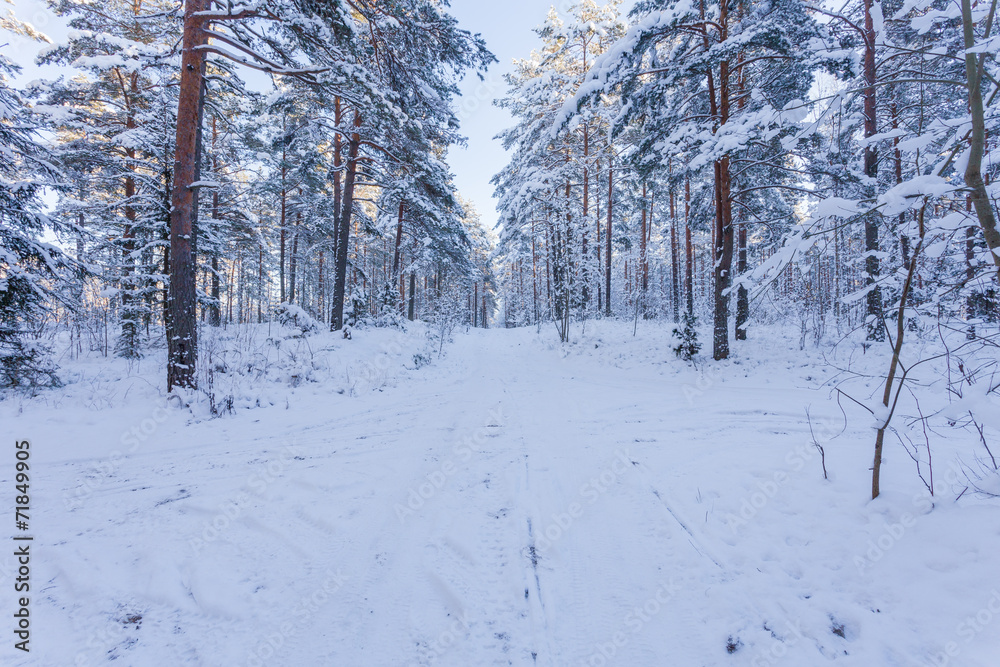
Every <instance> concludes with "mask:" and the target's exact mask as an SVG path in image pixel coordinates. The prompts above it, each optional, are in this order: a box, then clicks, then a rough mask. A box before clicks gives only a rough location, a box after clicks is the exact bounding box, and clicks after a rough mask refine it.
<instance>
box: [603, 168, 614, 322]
mask: <svg viewBox="0 0 1000 667" xmlns="http://www.w3.org/2000/svg"><path fill="white" fill-rule="evenodd" d="M614 200H615V170H614V167H613V166H612V164H611V158H610V157H609V158H608V223H607V225H606V227H607V232H606V238H605V245H604V315H605V316H607V317H611V206H612V204H613V203H614Z"/></svg>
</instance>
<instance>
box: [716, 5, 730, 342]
mask: <svg viewBox="0 0 1000 667" xmlns="http://www.w3.org/2000/svg"><path fill="white" fill-rule="evenodd" d="M720 8H721V13H720V16H719V23H720V25H721V26H722V32H721V34H720V35H719V41H720V42H725V41H726V39H727V37H728V35H727V33H726V29H727V20H728V17H727V14H728V9H727V5H726V3H722V5H720ZM718 111H719V119H720V120H719V127H720V128H721V127H722V126H724V125H725V124H726V123H727V122H728V120H729V61H728V60H723V61H722V62H721V63H719V104H718ZM714 251H715V252H714V257H713V258H714V260H715V266H714V267H713V268H714V274H715V281H714V282H715V295H714V296H715V299H714V300H715V313H714V315H715V316H714V333H713V336H712V357H713V358H714V359H715V360H716V361H718V360H720V359H726V358H728V357H729V293H728V290H729V287H730V285H731V283H732V268H733V203H732V199H731V198H730V175H729V157H728V156H726V157H723V158H722V159H720V160H717V161H716V162H715V248H714Z"/></svg>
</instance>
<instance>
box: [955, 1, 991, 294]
mask: <svg viewBox="0 0 1000 667" xmlns="http://www.w3.org/2000/svg"><path fill="white" fill-rule="evenodd" d="M995 7H996V3H995V2H994V5H993V8H995ZM992 17H993V14H992V9H991V14H990V18H991V19H992ZM991 27H992V26H991ZM962 35H963V38H964V41H965V49H966V52H965V78H966V83H967V86H968V93H969V111H970V115H971V116H972V135H971V137H970V139H969V161H968V163H967V164H966V166H965V184H966V185H967V186H968V187H969V188H970V189H971V190H972V193H971V196H972V205H973V207H974V208H975V209H976V217H977V218H978V220H979V226H980V227H982V228H983V237H984V238H985V239H986V246H987V247H988V248H989V249H990V250H991V251H992V252H990V255H991V256H992V258H993V264H994V266H996V267H997V279H998V280H1000V230H998V229H997V218H996V212H995V211H994V209H993V204H992V202H991V201H990V197H989V193H988V192H987V190H986V182H985V181H984V180H983V154H984V153H985V152H986V112H985V109H984V106H983V89H982V79H983V71H984V67H985V61H986V56H987V55H988V54H986V53H983V54H982V55H980V56H979V59H978V60H977V58H976V54H975V53H973V52H972V50H973V48H974V47H975V46H976V33H975V30H974V25H973V22H972V4H971V0H962ZM985 37H986V36H984V38H985Z"/></svg>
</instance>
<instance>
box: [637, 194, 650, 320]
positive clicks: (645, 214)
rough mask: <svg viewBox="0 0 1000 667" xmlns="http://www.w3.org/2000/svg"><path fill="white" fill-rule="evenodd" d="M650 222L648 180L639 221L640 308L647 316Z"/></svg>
mask: <svg viewBox="0 0 1000 667" xmlns="http://www.w3.org/2000/svg"><path fill="white" fill-rule="evenodd" d="M648 224H649V199H648V198H647V196H646V181H645V180H643V182H642V221H641V222H640V223H639V271H638V276H637V277H638V278H639V297H638V299H639V306H638V307H639V309H640V310H642V311H643V313H642V316H643V317H646V296H647V291H648V289H649V277H648V275H647V272H646V226H647V225H648Z"/></svg>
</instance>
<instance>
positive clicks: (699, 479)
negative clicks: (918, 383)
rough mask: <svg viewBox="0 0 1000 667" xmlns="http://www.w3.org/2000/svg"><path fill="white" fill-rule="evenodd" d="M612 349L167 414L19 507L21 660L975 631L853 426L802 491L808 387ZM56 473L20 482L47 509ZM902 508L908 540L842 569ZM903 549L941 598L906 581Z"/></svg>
mask: <svg viewBox="0 0 1000 667" xmlns="http://www.w3.org/2000/svg"><path fill="white" fill-rule="evenodd" d="M622 331H623V329H621V328H619V329H615V330H614V332H612V333H613V334H614V335H612V336H605V335H603V334H599V333H594V334H590V335H588V336H585V337H584V339H583V340H581V341H580V342H578V343H577V344H576V345H574V346H570V348H568V349H564V348H561V347H560V346H559V345H558V344H557V343H555V342H554V341H553V340H552V339H554V336H549V337H546V336H544V335H543V336H542V337H541V338H540V337H539V336H538V335H537V334H536V333H535V331H534V330H517V331H499V330H498V331H472V332H471V333H469V334H466V333H461V334H456V336H455V341H454V343H453V344H452V345H450V346H449V347H448V348H447V349H446V355H445V356H444V358H442V359H440V360H435V361H434V363H432V364H431V365H430V366H427V367H425V368H422V369H420V370H418V371H413V372H410V373H408V374H407V375H406V376H405V377H404V378H402V379H401V380H400V381H399V382H398V383H396V385H395V386H390V387H386V388H385V389H384V391H372V392H364V393H362V394H360V395H359V396H357V397H343V396H332V397H331V396H329V395H325V396H324V395H321V394H318V393H313V394H311V395H310V394H299V395H298V397H297V398H294V399H291V400H290V401H289V403H288V406H287V409H282V408H281V407H276V408H271V409H265V410H251V411H244V412H243V413H241V414H239V415H237V416H236V417H233V418H226V419H217V420H211V421H207V422H198V423H193V424H188V425H186V426H182V425H180V424H174V423H173V422H172V421H167V422H166V423H165V424H164V425H163V426H162V428H161V429H160V431H158V432H157V433H156V434H155V435H154V436H152V437H151V438H150V441H149V443H148V444H144V446H143V447H141V448H139V449H138V450H137V451H136V452H135V453H134V454H132V455H130V456H128V457H126V458H125V459H123V460H122V461H120V462H119V463H118V464H117V465H116V468H115V471H114V474H113V475H112V478H111V480H110V481H107V482H106V483H102V484H100V485H98V486H97V487H96V488H95V490H94V491H93V493H91V494H89V495H88V496H87V497H86V498H84V499H83V500H82V501H81V502H79V503H78V504H77V506H74V507H73V508H72V509H71V510H69V511H67V509H66V508H64V507H62V506H61V505H59V506H54V505H52V506H48V507H46V508H44V509H42V510H41V519H40V521H41V522H42V525H43V526H44V530H43V529H42V528H39V533H40V534H43V535H46V536H48V539H47V541H46V542H43V543H41V544H37V545H36V546H37V549H38V552H39V553H40V554H44V555H42V556H39V568H40V571H41V572H43V575H42V576H44V581H45V582H46V584H45V587H44V588H43V593H42V594H41V596H42V597H41V598H40V600H39V602H40V604H39V606H38V611H37V617H38V618H37V621H36V622H37V627H38V633H39V634H38V637H39V640H38V644H39V651H40V654H41V655H45V656H46V661H48V660H55V661H56V662H44V663H38V662H35V663H32V662H30V661H27V662H23V663H18V664H57V663H58V664H100V663H102V662H104V661H107V660H109V659H112V658H113V659H118V658H123V661H122V662H121V663H118V664H128V665H154V664H156V665H162V664H203V665H262V664H270V665H351V666H354V665H365V666H367V665H373V666H381V665H455V666H462V667H468V666H475V665H536V664H537V665H544V666H545V667H558V666H562V665H573V666H576V665H612V664H617V665H630V666H633V665H637V666H642V665H649V666H653V665H665V664H670V665H680V666H689V665H690V666H702V665H704V666H709V665H713V666H714V665H771V664H774V665H778V664H788V665H793V664H794V665H806V664H820V663H822V662H825V661H826V660H832V659H835V658H838V657H839V658H840V659H841V660H847V662H845V663H843V664H856V665H872V664H880V665H910V664H914V663H913V657H914V656H924V655H930V654H931V653H932V652H933V651H934V650H935V649H936V648H937V647H938V646H943V645H944V643H945V642H946V641H947V640H948V639H949V637H950V634H949V633H950V632H951V630H952V628H953V627H954V624H953V623H951V621H950V619H951V617H954V618H956V619H960V618H961V614H962V613H963V611H965V610H969V608H970V607H971V611H972V612H973V613H974V612H975V610H976V609H977V608H978V604H977V601H976V600H968V599H966V600H961V601H960V600H957V599H956V600H954V601H953V602H952V603H945V604H944V605H942V604H941V602H940V601H941V600H951V599H952V597H954V596H952V597H949V591H954V590H977V587H976V584H975V577H977V576H982V574H983V572H985V571H988V568H989V567H990V566H989V563H990V559H991V556H990V554H989V553H988V549H987V547H988V545H986V544H985V543H982V542H976V541H975V540H974V539H973V538H972V537H971V536H967V535H965V534H964V533H963V532H961V531H960V530H959V529H958V528H957V527H951V528H949V520H948V518H947V516H938V514H939V513H934V514H930V515H927V516H926V517H925V516H924V514H926V510H925V511H923V512H922V511H920V509H918V508H916V507H914V506H911V502H910V499H909V495H906V496H905V499H903V500H901V498H903V496H896V497H895V500H893V496H892V495H891V494H889V495H887V498H886V500H885V501H883V504H882V505H879V506H876V507H874V508H873V507H871V506H868V505H866V502H865V493H864V491H865V483H866V477H865V469H864V462H865V460H866V459H867V457H868V456H869V454H868V447H869V444H870V443H869V438H868V436H867V434H868V432H867V431H866V430H864V429H859V430H857V431H848V432H847V433H846V434H845V435H844V436H841V438H839V439H838V440H836V441H834V442H836V443H837V444H836V446H831V445H828V447H827V450H828V454H827V456H828V460H827V465H828V467H829V468H830V470H831V475H832V476H833V478H834V480H836V483H831V482H824V481H823V477H822V468H821V464H820V461H819V457H818V454H817V453H816V451H815V450H814V449H813V448H811V447H810V446H809V443H810V436H809V428H808V425H807V423H806V421H805V409H806V407H807V406H810V405H811V406H812V407H811V411H812V415H813V419H814V423H815V424H816V428H817V429H820V435H821V436H826V437H829V436H830V435H831V430H836V431H837V432H839V430H840V428H841V426H842V425H840V424H839V422H836V423H835V422H832V421H831V422H830V423H829V424H826V425H824V422H823V419H824V418H827V417H831V418H832V417H834V416H836V415H837V414H839V413H838V412H837V410H836V407H835V406H834V405H833V404H832V403H831V402H830V395H829V390H828V389H822V390H817V389H816V387H820V386H821V385H822V379H821V378H819V377H812V376H811V375H810V376H806V375H804V374H805V373H812V374H814V375H815V374H816V371H815V370H811V371H810V367H809V366H808V365H802V364H800V363H796V364H794V365H791V364H786V363H785V362H783V361H781V360H780V358H777V357H775V358H771V359H768V358H764V359H762V360H761V361H760V362H759V363H756V364H754V363H746V364H745V365H744V366H743V371H744V372H743V373H740V372H739V369H740V368H741V366H740V364H735V365H732V366H731V367H730V368H729V371H727V378H728V379H727V380H725V381H722V380H721V379H719V380H716V379H713V378H714V377H715V376H714V375H713V374H712V373H707V374H705V373H699V372H697V371H695V370H694V369H692V368H690V367H689V366H687V365H685V364H682V363H680V362H677V361H676V360H674V359H672V358H669V357H668V356H666V355H665V354H664V347H665V346H664V345H663V343H662V341H660V342H658V343H655V344H653V343H650V341H651V340H652V341H658V340H659V339H661V338H662V336H659V335H656V336H653V335H650V337H649V338H647V339H646V340H645V342H643V341H642V340H641V339H640V342H639V343H637V344H634V345H635V348H636V349H637V350H643V351H644V352H630V353H628V354H626V353H624V352H623V351H620V350H623V348H621V347H620V346H618V345H616V344H615V343H614V341H613V339H614V338H616V337H619V336H620V335H621V333H622ZM629 333H631V332H629ZM359 335H361V334H359ZM755 345H758V346H759V348H760V352H761V355H762V356H763V357H766V356H767V355H766V353H765V350H766V349H767V348H768V346H767V345H766V344H765V343H755ZM779 367H780V369H781V379H780V380H778V379H777V375H778V374H777V373H776V372H775V371H776V369H778V368H779ZM812 368H813V369H815V368H816V366H815V365H812ZM98 426H99V422H96V423H93V424H86V423H84V424H81V425H80V428H79V435H80V438H81V442H83V443H86V442H88V441H89V440H88V438H90V437H91V436H92V435H93V433H95V432H96V431H95V429H97V428H98ZM181 428H183V429H184V430H183V431H181V430H180V429H181ZM823 429H826V430H823ZM81 456H83V455H81V454H80V453H79V452H76V453H74V452H72V451H71V450H66V451H65V452H64V453H63V455H53V456H52V460H50V461H48V462H47V463H46V464H45V466H46V470H47V471H48V473H47V474H48V475H49V477H48V481H46V482H44V484H45V485H46V487H47V489H48V491H49V495H50V497H54V498H58V497H60V496H62V495H64V494H65V490H66V489H71V488H73V487H74V485H75V484H76V483H77V479H78V476H79V471H80V470H81V469H83V468H84V467H85V466H86V465H89V464H90V463H92V460H90V459H87V458H86V457H85V456H83V458H81ZM908 474H909V471H908V470H906V469H904V468H903V467H902V464H900V466H899V467H898V468H893V467H892V466H890V467H889V475H888V480H889V484H888V485H887V486H888V487H889V488H890V489H891V488H893V485H902V484H904V482H903V480H907V479H909V477H908ZM897 476H898V477H897ZM40 484H42V482H40ZM904 510H906V511H908V512H909V513H910V514H912V515H915V516H916V519H913V524H912V525H910V524H907V526H906V530H905V533H906V534H905V535H900V536H899V537H896V538H894V539H895V541H898V542H900V543H902V542H904V541H907V542H909V544H908V545H907V547H906V548H903V549H895V550H893V549H887V550H885V554H884V555H882V556H879V557H878V558H873V559H872V560H871V562H870V563H869V562H868V561H864V558H865V553H866V551H867V550H868V542H869V540H878V538H879V537H880V536H881V535H882V534H883V530H884V529H885V528H887V527H891V526H893V525H895V524H896V523H898V522H899V521H901V519H900V516H901V512H902V511H904ZM967 512H972V513H973V514H975V508H969V509H967ZM973 518H974V517H973ZM911 519H912V517H911ZM970 520H971V519H970ZM942 531H943V533H942ZM949 531H951V534H950V536H949ZM942 534H944V535H945V536H947V537H948V539H949V540H951V542H952V543H953V544H954V545H955V546H954V548H955V549H961V550H963V553H966V554H969V553H972V554H973V555H972V556H968V555H967V556H965V557H964V562H960V561H959V560H957V559H955V560H954V562H952V560H950V559H949V558H948V557H947V556H946V554H944V552H941V551H935V550H934V546H933V545H934V544H940V543H941V540H942V538H941V535H942ZM921 541H924V542H926V545H930V546H929V547H928V546H926V545H925V546H922V547H921V548H919V549H914V548H912V547H913V545H919V544H921ZM970 550H971V551H970ZM915 552H920V553H915ZM859 557H861V558H862V561H863V563H865V564H862V565H859V564H858V563H859V561H858V558H859ZM915 559H917V560H919V559H925V560H927V561H934V563H933V564H934V566H935V567H936V568H937V572H938V576H937V579H933V580H931V579H929V580H927V581H925V582H924V583H923V585H922V586H920V587H910V586H908V581H907V575H906V574H905V573H906V572H907V571H912V567H911V566H912V565H913V563H914V562H915ZM920 563H921V565H920V566H921V567H923V563H924V561H920ZM987 598H988V596H984V598H983V600H982V601H981V602H982V603H983V604H986V603H987ZM998 601H1000V600H998ZM135 617H141V620H130V619H135ZM928 618H930V619H934V618H939V619H945V621H947V622H941V623H937V624H936V627H937V629H936V630H934V629H931V630H929V629H928V623H927V619H928ZM984 637H986V635H984ZM69 638H72V640H70V639H69ZM989 644H992V645H989ZM995 649H996V640H994V639H984V638H982V637H981V638H979V641H978V643H973V644H971V645H970V646H969V647H968V648H966V649H965V654H964V655H965V657H966V658H967V659H968V661H967V662H965V663H962V664H970V665H976V664H980V663H977V662H975V659H976V658H975V656H976V655H977V653H976V650H979V651H981V652H982V656H984V659H985V657H986V656H988V655H990V654H991V653H990V651H992V650H995ZM982 664H988V663H985V662H984V663H982Z"/></svg>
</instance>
